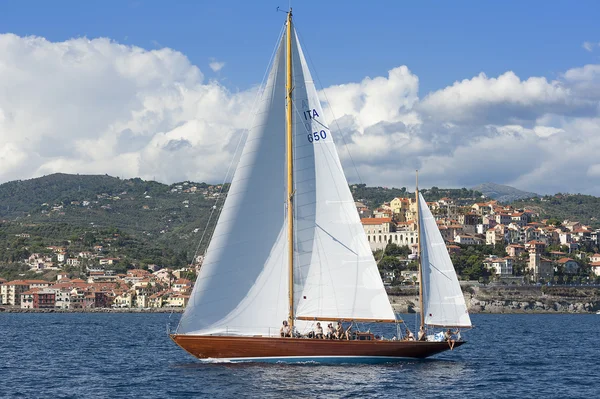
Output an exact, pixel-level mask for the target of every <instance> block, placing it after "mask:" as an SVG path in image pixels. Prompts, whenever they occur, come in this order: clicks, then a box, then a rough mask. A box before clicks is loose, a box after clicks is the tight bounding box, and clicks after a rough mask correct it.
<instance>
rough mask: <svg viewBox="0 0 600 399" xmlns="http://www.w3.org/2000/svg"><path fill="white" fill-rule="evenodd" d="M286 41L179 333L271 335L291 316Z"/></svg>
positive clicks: (273, 67) (276, 56) (278, 57)
mask: <svg viewBox="0 0 600 399" xmlns="http://www.w3.org/2000/svg"><path fill="white" fill-rule="evenodd" d="M284 39H285V38H282V40H281V41H280V44H279V48H278V50H277V52H276V55H275V58H274V62H273V66H272V68H271V71H270V73H269V78H268V81H267V84H266V86H265V89H264V92H263V94H262V98H261V100H260V103H259V105H258V110H257V114H256V116H255V118H254V125H253V126H252V127H251V129H250V130H249V132H248V137H247V139H246V143H245V146H244V149H243V151H242V155H241V157H240V160H239V163H238V166H237V168H236V171H235V174H234V177H233V180H232V183H231V186H230V189H229V193H228V195H227V199H226V201H225V204H224V206H223V210H222V212H221V215H220V217H219V220H218V222H217V225H216V228H215V231H214V233H213V236H212V240H211V242H210V244H209V247H208V249H207V252H206V255H205V258H204V262H203V265H202V268H201V270H200V273H199V275H198V279H197V281H196V284H195V286H194V290H193V292H192V295H191V298H190V302H189V304H188V306H187V308H186V310H185V313H184V314H183V316H182V318H181V321H180V324H179V327H178V330H177V332H178V333H183V334H218V335H223V334H237V335H250V336H251V335H256V334H259V335H263V334H264V335H267V334H269V333H271V334H273V333H275V332H277V328H278V326H279V325H280V324H281V321H282V320H285V319H287V318H288V287H287V285H288V283H287V281H288V268H287V266H286V264H287V261H286V260H287V257H286V255H285V254H286V253H287V243H286V242H287V240H286V234H285V231H286V222H285V220H286V219H285V202H286V198H285V189H286V186H287V183H286V178H285V173H284V171H285V160H286V155H285V51H284V50H285V42H284Z"/></svg>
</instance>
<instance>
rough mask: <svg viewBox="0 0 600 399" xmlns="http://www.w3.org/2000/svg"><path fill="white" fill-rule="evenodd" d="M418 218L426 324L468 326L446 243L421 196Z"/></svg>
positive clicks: (469, 321) (461, 295)
mask: <svg viewBox="0 0 600 399" xmlns="http://www.w3.org/2000/svg"><path fill="white" fill-rule="evenodd" d="M419 216H420V217H419V223H420V229H421V231H420V240H421V268H422V278H423V282H422V284H423V304H424V311H425V312H424V313H425V324H427V325H434V326H452V327H471V319H470V318H469V313H468V311H467V306H466V304H465V299H464V296H463V293H462V291H461V289H460V284H459V283H458V278H457V276H456V271H455V270H454V265H453V264H452V261H451V260H450V255H449V254H448V250H447V249H446V243H445V241H444V239H443V237H442V234H441V233H440V230H439V229H438V226H437V223H436V221H435V218H434V217H433V215H432V214H431V211H430V210H429V207H428V206H427V202H425V199H424V198H423V196H422V195H421V194H420V193H419Z"/></svg>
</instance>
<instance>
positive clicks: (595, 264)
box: [590, 262, 600, 267]
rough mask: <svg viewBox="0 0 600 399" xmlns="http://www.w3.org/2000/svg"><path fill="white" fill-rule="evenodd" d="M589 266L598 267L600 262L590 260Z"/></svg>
mask: <svg viewBox="0 0 600 399" xmlns="http://www.w3.org/2000/svg"><path fill="white" fill-rule="evenodd" d="M590 266H592V267H600V262H592V263H590Z"/></svg>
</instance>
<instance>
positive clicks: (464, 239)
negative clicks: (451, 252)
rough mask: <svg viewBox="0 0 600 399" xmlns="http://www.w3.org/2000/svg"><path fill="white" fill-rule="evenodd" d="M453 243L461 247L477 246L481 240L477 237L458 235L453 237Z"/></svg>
mask: <svg viewBox="0 0 600 399" xmlns="http://www.w3.org/2000/svg"><path fill="white" fill-rule="evenodd" d="M454 242H455V243H457V244H463V245H479V244H481V243H482V242H483V240H482V239H481V238H479V237H475V236H470V235H467V234H460V235H457V236H456V237H454Z"/></svg>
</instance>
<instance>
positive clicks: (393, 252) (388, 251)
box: [384, 244, 410, 256]
mask: <svg viewBox="0 0 600 399" xmlns="http://www.w3.org/2000/svg"><path fill="white" fill-rule="evenodd" d="M384 254H385V255H387V256H407V255H408V254H410V248H408V246H407V245H405V246H402V247H400V246H398V245H396V244H388V245H387V246H386V247H385V251H384Z"/></svg>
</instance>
